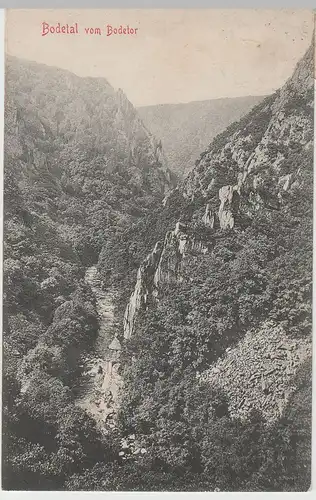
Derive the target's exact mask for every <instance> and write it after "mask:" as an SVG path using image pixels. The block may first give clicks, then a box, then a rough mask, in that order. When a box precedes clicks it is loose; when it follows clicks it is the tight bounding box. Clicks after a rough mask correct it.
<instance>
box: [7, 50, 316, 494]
mask: <svg viewBox="0 0 316 500" xmlns="http://www.w3.org/2000/svg"><path fill="white" fill-rule="evenodd" d="M313 68H314V45H313V44H312V45H311V47H310V48H309V49H308V51H307V52H306V54H305V56H304V57H303V59H302V60H301V61H299V63H298V64H297V66H296V69H295V71H294V73H293V75H292V76H291V77H290V78H289V80H288V81H287V82H286V83H285V84H284V86H283V87H282V88H281V89H280V90H278V91H277V92H275V93H274V94H273V95H271V96H268V97H266V98H264V99H258V103H257V104H256V105H255V106H254V107H253V108H252V109H251V110H250V112H249V113H247V114H246V115H245V116H241V117H240V119H239V121H237V122H234V123H231V124H230V125H229V126H228V128H226V129H225V130H224V131H222V132H221V133H220V134H219V135H217V136H216V137H214V138H213V139H212V141H211V142H210V144H209V146H208V147H207V148H206V149H205V150H204V151H203V152H201V154H200V157H199V158H197V159H196V161H195V164H194V165H187V166H186V168H187V169H188V171H189V173H188V175H187V176H186V177H184V178H183V179H182V180H180V181H179V182H178V184H177V185H176V181H175V176H174V174H173V173H172V168H171V166H170V165H168V161H167V159H166V154H165V152H164V149H163V144H162V143H161V141H160V137H157V138H155V137H154V136H153V135H152V133H151V132H150V131H149V130H148V128H147V127H146V126H145V125H144V123H143V121H142V119H141V118H140V116H139V114H138V112H137V111H136V110H135V108H134V107H133V105H132V104H131V103H130V102H129V100H128V99H127V97H126V96H125V94H124V92H123V91H122V90H121V89H119V90H117V91H116V90H115V89H114V88H113V87H112V86H111V85H110V84H109V82H107V81H106V80H105V79H101V78H100V79H99V78H79V77H77V76H76V75H73V74H71V73H70V72H67V71H64V70H60V69H58V68H51V67H48V66H44V65H41V64H37V63H34V62H29V61H24V60H18V59H16V58H11V57H8V58H7V64H6V89H7V91H6V106H5V169H4V176H5V177H4V180H5V183H4V186H5V199H4V240H5V246H4V335H3V359H4V374H3V387H4V397H3V407H4V409H3V422H4V427H3V429H4V430H3V433H4V434H3V435H4V438H3V457H4V458H3V486H4V487H5V489H12V488H13V487H14V489H19V490H23V489H25V488H26V489H33V490H52V489H53V490H57V491H60V490H73V491H74V490H75V491H77V490H88V491H91V490H93V491H103V490H110V491H165V490H167V491H302V490H304V491H306V490H307V489H308V488H309V486H310V474H311V469H310V456H311V451H310V449H311V448H310V447H311V435H310V434H311V422H310V420H311V356H312V348H311V340H312V339H311V276H312V199H313V198H312V186H313V127H314V121H313V117H314V82H313Z"/></svg>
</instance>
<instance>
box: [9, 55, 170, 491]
mask: <svg viewBox="0 0 316 500" xmlns="http://www.w3.org/2000/svg"><path fill="white" fill-rule="evenodd" d="M4 153H5V168H4V186H5V198H4V239H5V245H4V384H3V385H4V434H5V435H4V439H3V446H4V453H5V455H4V457H5V458H4V470H3V484H4V486H5V487H6V488H7V487H9V488H12V487H13V488H14V489H15V488H18V489H24V486H25V484H27V485H28V487H29V488H34V489H38V488H44V489H45V488H53V489H55V488H57V489H58V488H60V487H62V485H63V484H64V481H65V477H67V475H69V474H71V473H72V472H74V471H78V470H80V469H82V468H85V467H86V466H87V464H91V463H94V461H98V460H105V458H104V457H115V456H116V455H115V452H114V451H113V450H112V448H111V446H112V445H110V444H109V443H105V444H104V443H103V442H102V439H103V438H102V437H100V436H99V435H98V431H97V429H96V428H95V424H94V421H93V420H92V419H91V418H90V417H88V416H87V415H86V414H85V412H84V411H82V410H80V409H79V408H77V407H76V406H75V405H74V401H75V396H76V394H75V385H76V381H77V380H78V378H79V377H80V374H81V371H82V368H83V364H84V362H85V358H86V355H87V353H89V352H90V351H91V350H92V349H93V348H94V343H95V340H96V336H97V332H98V323H99V317H98V310H97V307H96V303H95V297H94V295H93V291H91V288H90V286H89V284H88V283H85V282H84V275H85V267H86V265H91V264H93V263H94V262H96V261H97V258H98V254H99V252H100V250H101V248H102V245H103V244H104V242H105V241H108V240H110V239H111V237H112V236H113V235H115V234H116V232H120V231H122V230H124V229H126V228H128V227H129V226H130V225H131V224H132V222H133V221H135V220H137V219H138V218H141V217H143V216H144V215H146V214H147V213H148V212H150V211H151V209H152V207H153V206H155V205H157V203H160V202H161V200H162V198H163V196H164V195H165V194H166V192H167V190H168V189H169V187H170V174H169V171H168V169H167V168H166V166H165V160H164V157H163V151H162V149H161V146H160V145H159V143H158V142H157V141H156V140H155V138H154V137H153V136H152V135H151V134H150V132H149V131H148V130H147V129H146V127H145V126H144V125H143V123H142V121H141V119H140V118H139V116H138V114H137V112H136V111H135V109H134V108H133V106H132V104H131V103H130V102H129V101H128V99H127V98H126V96H125V95H124V93H123V92H122V91H121V90H119V91H117V92H116V91H115V90H114V89H113V88H112V87H111V86H110V85H109V84H108V82H107V81H106V80H104V79H93V78H79V77H77V76H75V75H73V74H71V73H69V72H67V71H64V70H60V69H58V68H52V67H48V66H44V65H40V64H37V63H32V62H28V61H23V60H18V59H15V58H11V57H8V58H7V64H6V102H5V151H4ZM80 433H82V434H80ZM73 441H75V442H76V449H74V448H73V446H72V444H71V443H72V442H73ZM111 450H112V451H111Z"/></svg>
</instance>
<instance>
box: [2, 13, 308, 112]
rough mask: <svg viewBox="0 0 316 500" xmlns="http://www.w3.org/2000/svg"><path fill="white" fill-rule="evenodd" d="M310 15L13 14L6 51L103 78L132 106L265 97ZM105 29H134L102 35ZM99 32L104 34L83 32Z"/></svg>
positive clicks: (289, 67) (298, 44) (292, 57)
mask: <svg viewBox="0 0 316 500" xmlns="http://www.w3.org/2000/svg"><path fill="white" fill-rule="evenodd" d="M313 16H314V15H313V12H312V11H311V10H303V9H297V10H294V11H293V10H263V9H236V10H233V9H223V10H220V9H187V10H173V9H165V10H163V9H160V10H157V9H140V10H137V9H124V10H122V9H112V10H98V9H89V10H88V9H86V10H66V9H65V10H64V9H63V10H53V9H44V10H36V9H24V10H17V9H10V10H8V11H7V22H6V50H7V52H8V53H9V54H11V55H14V56H17V57H22V58H24V59H30V60H33V61H37V62H40V63H45V64H48V65H51V66H58V67H60V68H64V69H68V70H70V71H72V72H73V73H76V74H77V75H79V76H94V77H96V76H97V77H105V78H106V79H107V80H108V81H109V82H110V83H111V85H113V87H115V88H119V87H120V88H122V89H123V90H124V92H125V93H126V95H127V97H128V98H129V100H130V101H131V102H132V103H133V104H134V105H135V106H145V105H151V104H161V103H179V102H189V101H197V100H206V99H215V98H220V97H237V96H246V95H266V94H270V93H271V92H273V91H274V90H276V89H277V88H279V87H280V86H281V85H283V83H284V82H285V80H286V79H287V78H288V77H289V76H290V75H291V74H292V72H293V69H294V67H295V65H296V63H297V61H298V60H299V59H300V58H301V57H302V56H303V54H304V53H305V51H306V49H307V47H308V46H309V44H310V42H311V38H312V32H313V27H314V19H313ZM42 22H46V23H48V24H49V25H51V26H56V25H57V23H58V22H60V23H61V25H65V24H67V23H68V24H69V25H73V24H74V23H78V27H79V34H74V35H71V34H47V35H46V36H42ZM107 25H111V26H112V27H113V28H114V27H119V26H120V25H123V27H125V26H127V25H129V26H130V27H131V28H138V30H137V34H136V35H114V34H113V35H111V36H107V35H106V34H107V29H106V26H107ZM97 27H99V28H101V30H102V32H103V34H102V35H97V34H96V35H90V34H85V28H97Z"/></svg>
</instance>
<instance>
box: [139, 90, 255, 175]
mask: <svg viewBox="0 0 316 500" xmlns="http://www.w3.org/2000/svg"><path fill="white" fill-rule="evenodd" d="M262 99H263V96H249V97H235V98H225V99H212V100H209V101H194V102H188V103H184V104H158V105H156V106H143V107H140V108H138V113H139V115H140V116H141V118H142V119H143V121H144V123H145V124H146V126H147V127H148V128H149V130H151V131H152V132H153V133H154V134H155V135H156V137H157V138H159V139H161V141H162V145H163V148H164V151H165V153H166V156H167V159H168V165H169V167H170V168H171V169H172V171H173V172H175V173H176V174H177V176H178V177H179V178H182V177H184V176H185V174H187V173H188V172H189V171H190V170H192V168H193V167H194V163H195V160H196V158H198V156H199V154H200V152H201V151H203V150H204V149H205V148H207V146H208V145H209V143H210V141H211V140H212V139H213V137H215V136H216V135H217V134H219V133H220V132H222V131H223V130H224V129H225V128H226V127H228V125H230V124H231V123H233V122H234V121H236V120H239V118H241V117H242V116H243V115H245V114H246V113H248V112H249V111H250V109H251V108H252V107H253V106H255V105H256V104H258V103H259V102H260V101H262Z"/></svg>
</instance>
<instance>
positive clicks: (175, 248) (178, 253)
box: [124, 222, 207, 339]
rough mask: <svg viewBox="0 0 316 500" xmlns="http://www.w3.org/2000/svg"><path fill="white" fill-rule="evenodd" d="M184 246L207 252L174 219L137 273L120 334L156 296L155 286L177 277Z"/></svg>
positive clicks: (132, 325)
mask: <svg viewBox="0 0 316 500" xmlns="http://www.w3.org/2000/svg"><path fill="white" fill-rule="evenodd" d="M188 250H196V251H198V252H204V253H205V252H207V248H206V247H205V246H204V245H203V244H202V242H200V241H199V240H197V239H195V238H194V237H191V236H189V235H188V233H187V232H186V226H185V224H183V223H181V222H177V224H176V227H175V229H174V230H173V231H168V232H167V233H166V235H165V239H164V241H163V242H160V241H159V242H157V243H156V245H155V248H154V250H153V251H152V252H151V253H150V254H149V255H148V256H147V258H146V259H145V261H144V262H143V264H142V265H141V266H140V268H139V270H138V273H137V281H136V285H135V289H134V292H133V293H132V295H131V297H130V300H129V303H128V305H127V307H126V310H125V315H124V337H125V338H126V339H128V338H130V337H131V336H132V334H133V332H134V328H135V324H136V320H137V315H138V313H139V311H140V310H141V309H146V308H147V307H148V306H149V304H150V302H151V301H152V300H159V288H160V287H163V284H164V283H168V282H171V281H172V280H178V281H181V279H182V277H181V267H182V265H183V261H184V260H185V257H186V252H187V251H188Z"/></svg>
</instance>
